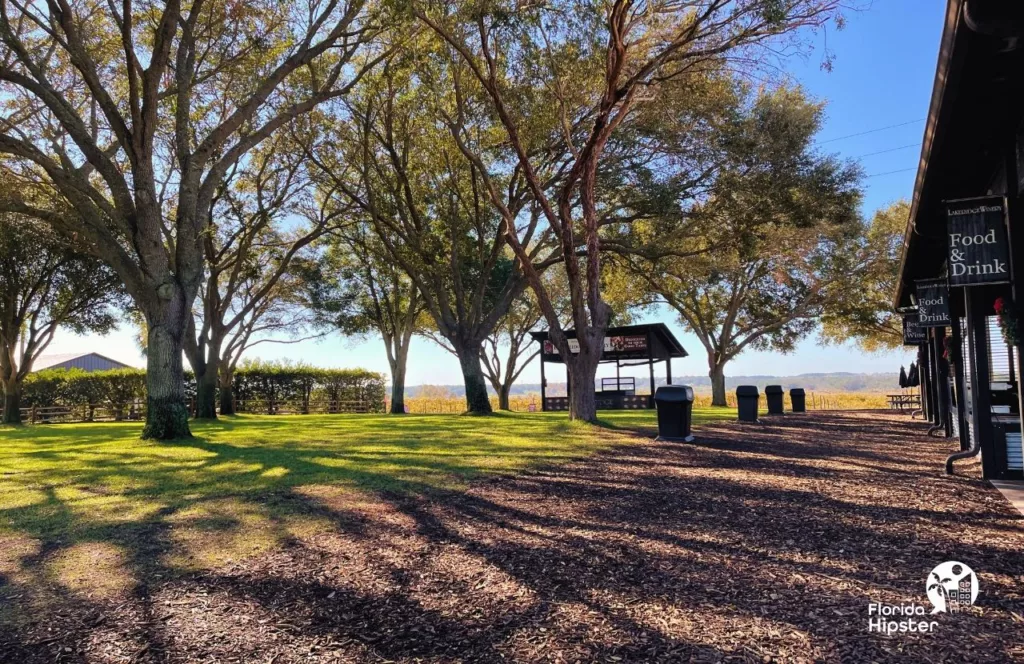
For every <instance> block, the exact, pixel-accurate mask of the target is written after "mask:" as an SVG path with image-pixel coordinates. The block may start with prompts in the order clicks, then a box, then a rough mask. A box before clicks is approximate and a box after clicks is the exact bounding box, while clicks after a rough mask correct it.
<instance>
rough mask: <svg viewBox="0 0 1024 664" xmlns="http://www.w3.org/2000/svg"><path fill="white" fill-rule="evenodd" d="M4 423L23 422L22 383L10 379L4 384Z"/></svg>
mask: <svg viewBox="0 0 1024 664" xmlns="http://www.w3.org/2000/svg"><path fill="white" fill-rule="evenodd" d="M3 423H4V424H21V383H20V382H19V381H17V380H14V379H12V380H10V381H8V382H7V384H6V385H4V412H3Z"/></svg>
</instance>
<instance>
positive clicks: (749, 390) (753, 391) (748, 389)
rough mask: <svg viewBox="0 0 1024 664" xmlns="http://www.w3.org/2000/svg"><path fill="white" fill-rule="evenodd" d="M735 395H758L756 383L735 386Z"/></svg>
mask: <svg viewBox="0 0 1024 664" xmlns="http://www.w3.org/2000/svg"><path fill="white" fill-rule="evenodd" d="M736 396H738V397H756V396H758V392H757V385H740V386H739V387H737V388H736Z"/></svg>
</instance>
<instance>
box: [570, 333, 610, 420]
mask: <svg viewBox="0 0 1024 664" xmlns="http://www.w3.org/2000/svg"><path fill="white" fill-rule="evenodd" d="M602 343H603V340H602ZM565 367H566V369H567V370H568V373H569V419H570V420H580V421H582V422H596V421H597V390H596V388H595V387H594V381H595V380H596V379H597V359H595V358H590V357H587V356H585V355H584V354H583V353H582V352H581V353H577V354H576V355H574V356H573V357H572V359H571V360H569V361H568V362H566V363H565Z"/></svg>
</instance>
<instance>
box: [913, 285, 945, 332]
mask: <svg viewBox="0 0 1024 664" xmlns="http://www.w3.org/2000/svg"><path fill="white" fill-rule="evenodd" d="M914 283H915V285H916V286H917V319H918V324H919V325H920V326H921V327H948V326H949V325H950V318H949V288H947V287H946V280H945V279H922V280H921V281H916V282H914Z"/></svg>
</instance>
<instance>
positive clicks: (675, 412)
mask: <svg viewBox="0 0 1024 664" xmlns="http://www.w3.org/2000/svg"><path fill="white" fill-rule="evenodd" d="M654 404H655V406H656V407H657V408H658V438H657V440H674V441H683V442H687V443H688V442H690V441H691V440H693V435H692V434H691V433H690V424H691V422H692V417H693V388H692V387H690V386H689V385H662V386H661V387H659V388H658V391H657V392H655V393H654Z"/></svg>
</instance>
